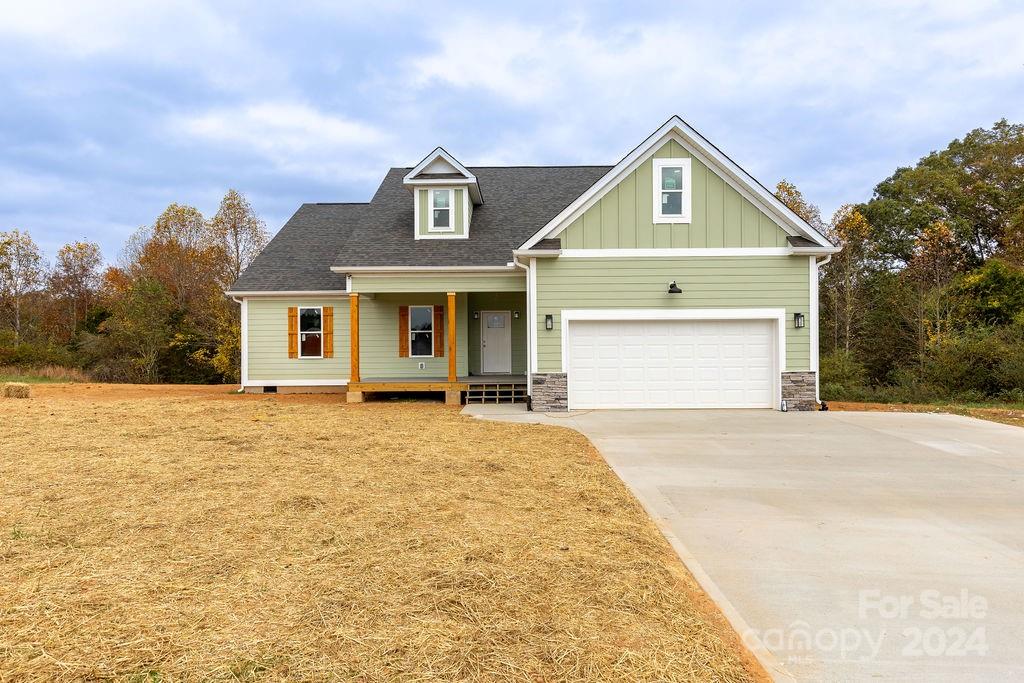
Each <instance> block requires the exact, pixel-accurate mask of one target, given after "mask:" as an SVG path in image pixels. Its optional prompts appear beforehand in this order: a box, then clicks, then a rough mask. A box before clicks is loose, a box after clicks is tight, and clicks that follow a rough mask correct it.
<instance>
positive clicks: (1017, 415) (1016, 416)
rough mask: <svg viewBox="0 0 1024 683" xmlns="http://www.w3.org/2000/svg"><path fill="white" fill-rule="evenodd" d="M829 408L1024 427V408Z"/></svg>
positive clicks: (855, 405) (836, 405)
mask: <svg viewBox="0 0 1024 683" xmlns="http://www.w3.org/2000/svg"><path fill="white" fill-rule="evenodd" d="M828 408H829V410H861V411H871V412H889V413H901V412H902V413H948V414H951V415H966V416H967V417H975V418H978V419H979V420H988V421H990V422H1000V423H1002V424H1008V425H1014V426H1017V427H1024V410H1020V409H1019V408H991V407H984V408H975V407H972V406H958V405H943V406H934V405H925V404H912V403H852V402H848V401H829V402H828Z"/></svg>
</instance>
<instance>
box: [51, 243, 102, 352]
mask: <svg viewBox="0 0 1024 683" xmlns="http://www.w3.org/2000/svg"><path fill="white" fill-rule="evenodd" d="M102 263H103V258H102V257H101V256H100V248H99V246H98V245H96V244H94V243H92V242H71V243H70V244H65V245H64V246H63V247H61V248H60V250H59V251H58V252H57V260H56V262H55V263H54V266H53V271H52V272H51V273H50V278H49V285H50V293H51V294H52V296H53V297H54V299H56V300H57V302H58V303H59V304H60V305H61V306H62V307H66V310H67V313H68V325H67V328H66V329H67V334H68V336H69V337H70V335H71V334H73V333H74V331H75V327H76V326H77V325H78V322H79V320H82V319H84V318H85V316H86V314H87V313H88V310H89V305H90V304H91V303H92V300H93V297H94V296H95V294H96V290H97V289H98V288H99V283H100V266H101V265H102ZM61 315H62V316H63V314H61Z"/></svg>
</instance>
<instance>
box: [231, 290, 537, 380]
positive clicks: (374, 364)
mask: <svg viewBox="0 0 1024 683" xmlns="http://www.w3.org/2000/svg"><path fill="white" fill-rule="evenodd" d="M446 303H447V298H446V296H445V295H444V294H443V293H441V294H438V293H433V294H384V295H375V296H373V297H362V298H360V300H359V329H360V339H359V348H360V368H359V370H360V373H361V374H362V376H363V379H368V378H377V377H447V376H448V359H447V358H446V357H444V358H399V357H398V307H399V306H400V305H409V306H414V305H420V304H422V305H427V304H431V305H432V304H441V305H444V304H446ZM247 305H248V344H249V357H248V363H249V380H251V381H268V380H275V381H276V380H325V379H341V380H347V379H349V346H350V344H351V340H350V337H349V307H348V306H349V304H348V297H344V298H337V299H325V298H309V299H304V298H294V299H293V298H280V299H277V298H275V299H270V298H268V299H251V298H250V299H248V304H247ZM289 306H334V358H327V359H302V358H289V357H288V307H289ZM455 310H456V314H455V315H456V325H455V335H456V336H455V348H456V354H455V358H456V363H455V367H456V372H457V373H458V374H459V375H460V376H461V375H465V374H467V369H468V367H469V365H468V363H469V361H468V357H469V353H468V351H469V346H468V329H467V327H468V326H467V317H468V295H466V294H459V295H458V296H457V297H456V302H455ZM523 310H524V311H525V303H524V305H523ZM523 321H524V322H525V315H524V316H523ZM421 361H422V362H423V363H425V364H426V368H425V369H423V370H420V369H419V363H420V362H421Z"/></svg>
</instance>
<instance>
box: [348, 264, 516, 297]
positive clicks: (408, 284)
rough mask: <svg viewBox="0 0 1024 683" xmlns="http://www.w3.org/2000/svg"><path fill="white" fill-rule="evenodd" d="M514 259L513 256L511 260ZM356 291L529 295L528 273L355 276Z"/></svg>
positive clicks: (353, 284)
mask: <svg viewBox="0 0 1024 683" xmlns="http://www.w3.org/2000/svg"><path fill="white" fill-rule="evenodd" d="M510 258H511V257H510ZM352 291H353V292H361V293H364V294H375V293H400V292H418V293H441V294H444V293H446V292H525V291H526V273H525V271H523V270H520V269H517V270H516V271H515V272H508V273H500V272H499V273H494V274H467V275H461V274H454V273H396V274H394V275H358V274H356V275H353V276H352Z"/></svg>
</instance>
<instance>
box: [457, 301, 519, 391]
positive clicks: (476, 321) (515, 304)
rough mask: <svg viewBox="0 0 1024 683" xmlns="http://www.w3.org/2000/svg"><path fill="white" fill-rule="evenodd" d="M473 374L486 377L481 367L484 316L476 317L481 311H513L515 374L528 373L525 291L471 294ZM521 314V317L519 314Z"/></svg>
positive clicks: (470, 334)
mask: <svg viewBox="0 0 1024 683" xmlns="http://www.w3.org/2000/svg"><path fill="white" fill-rule="evenodd" d="M469 311H470V313H471V315H470V318H469V371H470V373H472V374H474V375H479V374H483V368H482V367H481V352H482V349H481V348H480V326H481V325H483V324H484V316H482V315H481V316H480V317H479V318H473V317H472V314H473V313H479V312H480V311H509V313H510V314H512V315H511V318H512V374H514V375H525V374H526V345H527V343H528V341H527V339H526V324H527V316H526V294H525V293H524V292H484V293H472V294H470V295H469ZM516 311H519V318H518V319H517V318H516V317H515V315H514V314H515V312H516Z"/></svg>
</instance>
